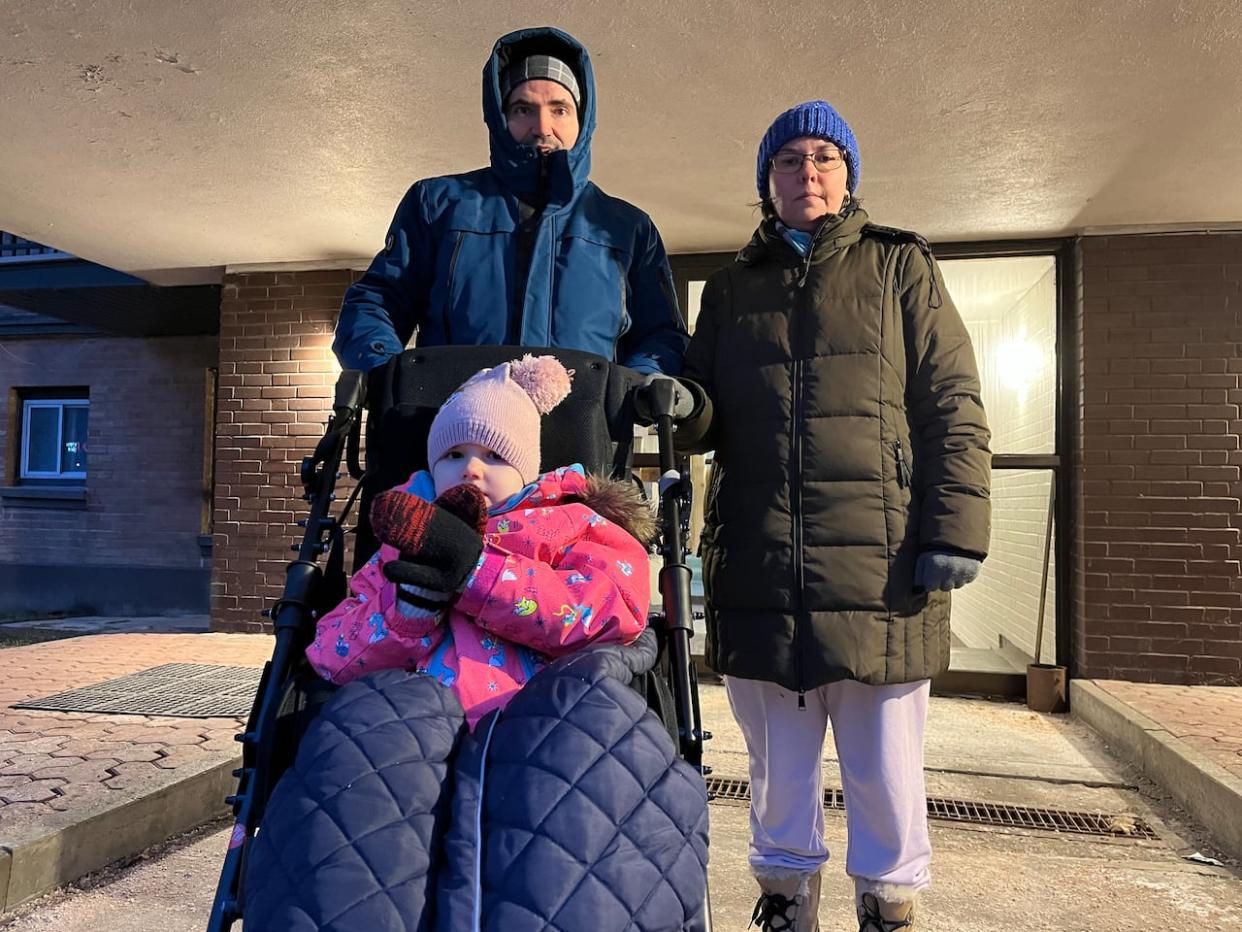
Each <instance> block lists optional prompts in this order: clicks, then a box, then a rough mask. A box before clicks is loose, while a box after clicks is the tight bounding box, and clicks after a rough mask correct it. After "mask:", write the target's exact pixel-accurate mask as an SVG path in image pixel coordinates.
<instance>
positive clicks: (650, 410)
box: [634, 372, 697, 424]
mask: <svg viewBox="0 0 1242 932" xmlns="http://www.w3.org/2000/svg"><path fill="white" fill-rule="evenodd" d="M661 382H665V383H668V382H671V383H672V388H673V403H672V410H671V411H667V410H665V411H661V410H659V408H660V404H659V395H660V389H659V388H656V387H655V386H656V385H657V384H658V383H661ZM661 387H662V386H661ZM696 407H697V404H696V403H695V400H694V393H693V392H691V391H690V389H689V388H687V387H686V386H685V385H684V384H682V383H681V382H679V381H677V380H676V379H675V378H673V377H672V376H671V375H665V374H664V373H663V372H653V373H651V374H650V375H649V376H647V377H646V378H645V379H643V381H642V384H641V385H639V386H638V387H637V388H635V389H634V414H635V415H636V416H637V418H638V420H639V421H640V422H641V423H647V424H653V423H655V419H656V418H657V417H659V416H660V415H661V414H671V415H672V416H673V420H675V421H680V420H684V419H685V418H688V417H690V415H692V414H694V410H695V408H696Z"/></svg>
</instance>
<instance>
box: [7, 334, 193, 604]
mask: <svg viewBox="0 0 1242 932" xmlns="http://www.w3.org/2000/svg"><path fill="white" fill-rule="evenodd" d="M215 342H216V341H215V337H214V336H198V337H160V338H145V339H130V338H121V337H90V338H84V337H79V336H64V337H29V338H23V337H12V338H6V339H5V341H4V346H3V353H0V399H4V404H5V406H6V411H5V416H4V417H3V418H0V469H2V470H3V484H4V485H11V484H13V483H14V482H15V477H16V475H17V473H18V468H17V464H16V462H15V461H14V460H15V459H16V457H17V456H19V455H20V453H19V448H18V447H17V436H16V432H17V429H18V425H19V424H20V417H21V397H22V396H21V392H22V389H27V388H39V387H43V386H48V387H51V386H55V387H59V388H75V387H77V388H86V389H87V390H88V392H89V397H90V414H89V417H88V426H87V431H88V433H87V451H88V464H87V478H86V500H85V503H82V502H76V503H72V504H59V505H57V504H55V503H47V502H39V503H30V502H28V501H22V500H16V499H0V567H6V568H8V569H9V570H12V571H13V572H14V573H16V574H17V576H16V580H17V581H16V582H12V583H10V584H9V585H13V586H21V585H23V584H24V583H25V582H29V581H31V580H33V579H34V577H36V576H39V575H40V574H41V573H42V572H43V571H50V572H52V573H53V575H54V577H55V579H56V580H58V581H57V582H56V583H55V586H56V587H57V588H58V589H59V591H58V592H44V593H43V597H41V598H40V600H39V604H38V608H39V610H47V609H49V608H53V607H54V606H53V604H52V602H49V601H48V598H51V597H52V596H57V597H63V598H61V601H63V602H64V605H63V606H60V607H62V608H82V609H86V610H104V609H105V608H106V609H108V610H132V609H126V605H131V604H132V605H133V606H143V605H146V604H147V602H145V601H144V593H143V592H142V591H141V587H143V586H148V587H154V586H166V585H168V584H169V581H170V580H186V579H193V578H195V574H197V573H202V574H204V575H205V573H206V572H207V567H208V566H209V564H210V557H208V556H205V555H204V554H203V553H202V552H201V550H200V547H199V544H198V536H199V534H200V533H201V531H202V530H203V528H202V518H203V507H204V451H203V446H204V417H205V412H206V410H207V393H206V384H207V383H206V379H207V372H208V369H209V368H210V367H212V366H214V365H215V364H216V346H215ZM104 568H107V570H106V572H101V571H102V570H103V569H104ZM74 574H84V575H83V578H80V579H79V578H75V575H74ZM117 574H120V577H121V578H119V579H115V578H114V580H113V581H114V582H115V583H116V585H113V586H111V589H112V590H117V589H123V588H124V587H125V586H126V585H129V586H133V587H136V588H134V589H133V590H132V596H131V597H127V598H120V597H119V596H117V595H116V593H115V591H114V592H113V594H112V595H110V596H107V597H106V598H107V600H108V601H109V604H108V605H107V606H105V605H103V604H99V602H98V600H99V599H100V598H101V597H102V596H101V593H102V591H103V589H104V588H108V587H104V586H102V583H103V582H107V580H106V579H105V580H101V579H100V577H116V576H117ZM95 583H101V585H95ZM40 585H42V584H40ZM204 589H205V583H204ZM146 594H147V595H154V593H146ZM4 595H5V599H6V604H7V603H8V602H9V601H11V599H10V597H14V593H13V592H5V594H4ZM118 598H119V599H120V601H117V599H118ZM186 598H187V599H189V598H190V596H189V594H187V595H186ZM155 601H157V602H158V601H161V600H158V599H157V600H155ZM174 603H175V599H174ZM163 604H164V607H178V606H176V605H175V604H173V605H169V604H168V603H167V601H166V600H165V601H164V603H163ZM32 607H33V604H32ZM180 607H184V608H187V609H197V610H200V611H201V610H202V609H203V608H204V607H205V606H203V605H201V604H192V600H191V601H190V602H187V603H186V604H185V605H183V606H180ZM139 610H141V608H140V609H139Z"/></svg>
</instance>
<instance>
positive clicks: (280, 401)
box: [211, 271, 356, 631]
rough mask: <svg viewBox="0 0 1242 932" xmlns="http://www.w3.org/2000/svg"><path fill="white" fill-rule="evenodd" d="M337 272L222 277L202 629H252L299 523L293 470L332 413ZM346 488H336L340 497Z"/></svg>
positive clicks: (349, 276) (259, 622)
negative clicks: (209, 563)
mask: <svg viewBox="0 0 1242 932" xmlns="http://www.w3.org/2000/svg"><path fill="white" fill-rule="evenodd" d="M355 277H356V275H354V274H353V273H351V272H348V271H328V272H280V273H274V272H264V273H246V274H237V275H229V276H227V277H226V278H225V281H224V287H223V290H222V294H221V304H220V382H219V400H218V415H217V426H216V498H215V564H214V572H213V575H212V584H211V616H212V628H213V630H216V631H261V630H263V629H264V627H265V624H266V622H265V619H263V618H262V617H261V616H260V614H259V613H260V611H261V610H262V609H264V608H266V607H269V606H270V605H271V603H272V602H273V601H274V600H275V599H277V598H278V597H279V596H280V593H281V590H282V588H283V586H284V578H285V566H286V565H287V564H288V562H289V560H290V558H291V557H292V556H293V554H292V553H291V551H290V549H289V547H290V545H291V544H293V543H295V542H297V541H300V540H301V534H302V530H301V529H300V528H297V527H295V526H294V522H295V521H297V520H298V519H300V518H303V517H305V516H306V510H307V505H306V503H305V502H304V501H302V485H301V481H300V479H299V478H298V468H299V466H300V465H301V462H302V457H303V456H306V455H309V454H310V453H311V452H312V451H313V450H314V447H315V443H316V441H317V439H318V438H319V437H320V436H322V435H323V429H324V424H325V422H326V421H327V418H328V415H329V414H330V413H331V409H332V393H333V386H334V385H335V384H336V378H337V375H338V374H339V373H340V367H339V366H338V364H337V362H336V359H335V357H334V356H333V355H332V349H331V343H332V331H333V328H334V327H335V325H336V317H337V313H338V311H339V310H340V307H341V298H342V296H343V295H344V293H345V289H346V288H348V287H349V285H350V283H351V282H352V281H353V280H354V278H355ZM351 487H352V483H351V482H350V480H349V478H348V476H346V477H344V478H342V480H341V482H340V483H339V484H338V490H339V491H340V492H341V495H340V498H341V499H342V500H343V499H344V496H345V494H346V493H348V491H349V489H350V488H351Z"/></svg>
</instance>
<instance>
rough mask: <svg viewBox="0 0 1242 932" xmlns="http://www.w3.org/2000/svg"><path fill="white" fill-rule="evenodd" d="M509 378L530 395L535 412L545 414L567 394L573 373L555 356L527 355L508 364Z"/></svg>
mask: <svg viewBox="0 0 1242 932" xmlns="http://www.w3.org/2000/svg"><path fill="white" fill-rule="evenodd" d="M509 378H511V379H513V381H515V382H517V384H518V385H520V386H522V390H523V391H525V392H526V394H528V395H530V400H531V401H532V402H534V404H535V410H536V411H538V412H539V413H540V414H547V413H548V412H549V411H551V410H552V409H553V408H555V407H556V406H557V405H558V404H560V403H561V402H562V401H564V400H565V397H566V396H567V395H568V394H569V388H570V380H571V379H572V378H573V372H572V371H570V370H568V369H566V368H565V367H564V366H563V365H562V364H561V361H560V360H559V359H557V358H556V357H555V356H532V355H530V354H529V353H528V354H527V355H525V356H523V357H522V358H521V359H519V360H518V361H517V362H512V363H510V364H509Z"/></svg>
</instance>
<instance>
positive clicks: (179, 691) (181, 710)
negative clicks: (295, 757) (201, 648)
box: [12, 663, 263, 718]
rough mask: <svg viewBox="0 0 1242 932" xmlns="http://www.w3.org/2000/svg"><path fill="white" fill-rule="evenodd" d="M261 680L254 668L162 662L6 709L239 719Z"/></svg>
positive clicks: (246, 709)
mask: <svg viewBox="0 0 1242 932" xmlns="http://www.w3.org/2000/svg"><path fill="white" fill-rule="evenodd" d="M262 675H263V670H262V669H261V668H259V667H222V666H212V665H208V664H201V663H166V664H163V665H161V666H158V667H151V668H150V669H147V670H141V671H139V672H138V673H132V674H130V675H129V676H122V677H118V678H117V679H114V680H105V681H104V682H102V683H94V684H92V685H91V686H84V687H83V688H81V689H71V690H68V691H67V692H63V693H57V694H56V695H54V696H47V697H45V698H42V699H28V700H26V701H25V702H18V703H14V705H13V706H12V707H13V708H15V709H42V710H45V711H53V712H107V713H111V714H114V715H168V716H174V717H177V718H244V717H245V716H247V715H249V714H250V707H251V705H253V703H254V695H255V692H256V691H257V690H258V688H259V677H261V676H262Z"/></svg>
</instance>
